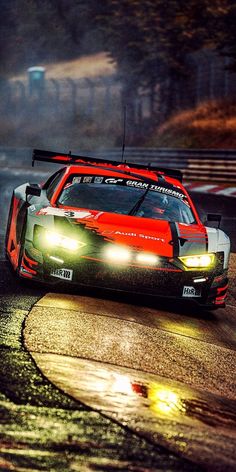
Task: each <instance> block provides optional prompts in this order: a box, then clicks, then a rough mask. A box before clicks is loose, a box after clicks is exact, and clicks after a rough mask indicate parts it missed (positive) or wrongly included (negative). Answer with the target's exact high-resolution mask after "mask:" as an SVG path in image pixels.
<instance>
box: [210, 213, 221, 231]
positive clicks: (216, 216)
mask: <svg viewBox="0 0 236 472" xmlns="http://www.w3.org/2000/svg"><path fill="white" fill-rule="evenodd" d="M207 221H209V222H211V221H213V222H215V223H217V224H218V228H219V227H220V222H221V215H219V214H217V213H208V215H207Z"/></svg>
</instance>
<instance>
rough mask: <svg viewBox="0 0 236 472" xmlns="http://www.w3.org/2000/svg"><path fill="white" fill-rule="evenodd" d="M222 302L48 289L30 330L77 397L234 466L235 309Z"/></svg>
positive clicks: (42, 355) (54, 376) (36, 351)
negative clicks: (144, 299) (173, 305)
mask: <svg viewBox="0 0 236 472" xmlns="http://www.w3.org/2000/svg"><path fill="white" fill-rule="evenodd" d="M224 311H225V310H221V312H222V313H220V310H218V312H217V314H216V315H210V316H209V317H208V319H198V318H195V319H193V318H192V317H191V316H190V313H189V314H188V315H185V316H184V317H183V315H180V314H177V313H175V314H174V313H173V312H168V311H163V310H160V309H154V308H150V307H145V306H138V305H136V306H135V305H132V306H130V305H128V304H126V303H122V302H118V301H111V300H110V301H107V300H106V301H105V300H99V299H98V298H94V299H93V298H91V297H90V298H88V297H81V296H80V297H77V296H75V295H74V296H71V295H60V296H58V294H56V295H55V294H48V295H46V296H45V297H43V298H42V299H41V300H40V301H39V302H37V303H36V305H35V306H34V307H33V309H32V310H31V312H30V314H29V315H28V317H27V319H26V324H25V329H24V340H25V344H26V346H27V349H28V350H29V351H30V352H31V354H32V356H33V358H34V360H35V362H36V364H37V365H38V367H39V368H40V370H41V371H42V372H43V373H44V375H46V377H47V378H49V379H50V380H51V381H52V382H53V383H54V384H55V385H57V386H58V387H59V388H60V389H62V390H63V391H65V392H66V393H68V394H69V395H70V396H72V397H73V398H75V399H77V400H80V401H82V402H84V403H86V404H87V405H89V406H91V407H93V408H95V409H96V410H98V411H102V412H103V413H105V414H106V415H107V416H109V417H112V418H114V419H116V420H118V421H119V422H120V423H121V424H123V425H125V426H129V427H130V428H131V429H132V430H133V431H135V432H137V433H138V434H142V435H144V436H146V437H148V438H149V439H150V440H151V441H152V442H154V443H157V444H158V445H160V444H161V445H163V446H166V447H168V449H170V450H171V451H173V452H178V453H179V454H181V455H182V456H184V457H186V458H188V459H190V460H193V461H194V462H197V463H199V464H201V465H206V464H207V465H208V466H212V467H213V466H214V470H226V469H227V468H230V467H233V466H236V462H235V450H236V389H235V379H236V375H235V374H236V352H235V347H236V338H235V322H236V316H235V315H236V311H234V316H235V318H234V317H233V322H232V323H228V324H227V323H225V322H224V321H222V319H221V318H222V317H223V315H224ZM205 316H207V315H206V314H205ZM180 318H181V319H180ZM221 323H222V325H223V333H224V332H225V333H226V335H225V341H224V336H223V337H222V338H223V339H222V340H221V341H219V338H220V332H221ZM181 327H182V334H181ZM214 328H216V329H214ZM224 330H225V331H224ZM52 333H53V334H52ZM227 334H228V338H227ZM215 341H216V343H215ZM95 361H96V362H95ZM124 367H125V368H124ZM153 374H155V375H153ZM176 380H177V381H178V382H176ZM226 399H227V400H226ZM199 454H200V456H199Z"/></svg>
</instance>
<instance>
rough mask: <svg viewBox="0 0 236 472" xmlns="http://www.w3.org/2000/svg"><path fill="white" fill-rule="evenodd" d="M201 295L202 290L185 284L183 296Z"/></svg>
mask: <svg viewBox="0 0 236 472" xmlns="http://www.w3.org/2000/svg"><path fill="white" fill-rule="evenodd" d="M200 296H201V290H199V289H197V288H195V287H191V286H188V285H185V286H184V288H183V293H182V297H192V298H193V297H200Z"/></svg>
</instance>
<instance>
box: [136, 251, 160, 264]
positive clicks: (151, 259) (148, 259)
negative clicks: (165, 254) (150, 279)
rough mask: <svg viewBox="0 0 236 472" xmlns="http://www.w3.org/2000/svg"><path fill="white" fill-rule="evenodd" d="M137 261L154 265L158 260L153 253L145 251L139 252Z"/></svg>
mask: <svg viewBox="0 0 236 472" xmlns="http://www.w3.org/2000/svg"><path fill="white" fill-rule="evenodd" d="M136 260H137V262H140V263H141V264H147V265H155V264H157V262H158V257H157V256H155V254H148V253H145V252H140V254H138V255H137V257H136Z"/></svg>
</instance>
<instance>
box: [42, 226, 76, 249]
mask: <svg viewBox="0 0 236 472" xmlns="http://www.w3.org/2000/svg"><path fill="white" fill-rule="evenodd" d="M45 244H46V245H47V247H55V246H56V247H61V248H62V249H67V250H69V251H76V250H77V249H79V248H81V247H83V246H85V243H83V242H82V241H79V240H76V239H72V238H68V237H67V236H63V235H61V234H59V233H55V232H52V231H46V232H45Z"/></svg>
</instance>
